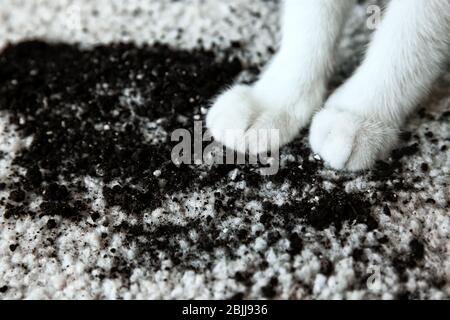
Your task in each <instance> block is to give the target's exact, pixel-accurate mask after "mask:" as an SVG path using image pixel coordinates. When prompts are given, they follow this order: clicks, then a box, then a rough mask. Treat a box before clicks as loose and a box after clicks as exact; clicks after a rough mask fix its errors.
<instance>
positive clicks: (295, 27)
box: [206, 0, 354, 152]
mask: <svg viewBox="0 0 450 320" xmlns="http://www.w3.org/2000/svg"><path fill="white" fill-rule="evenodd" d="M353 3H354V0H339V1H330V0H313V1H312V0H286V1H285V7H284V18H283V23H282V28H283V39H282V43H281V48H280V50H279V52H278V53H277V54H276V55H275V57H274V58H273V60H272V62H271V63H270V64H269V65H268V66H267V68H266V69H265V71H264V72H263V74H262V75H261V77H260V80H259V81H257V82H256V83H255V84H254V85H252V86H242V85H237V86H234V87H233V88H231V89H229V90H228V91H226V92H225V93H224V94H222V95H221V96H219V98H218V99H217V100H216V102H215V103H214V105H213V107H212V109H211V111H210V113H209V114H208V116H207V119H206V123H207V126H208V128H209V129H210V131H211V133H212V134H213V136H214V137H215V139H216V140H218V141H220V142H222V143H223V144H225V145H226V146H228V147H231V148H235V149H237V150H238V151H241V152H245V151H246V150H247V151H251V150H248V147H249V144H250V146H251V145H252V144H253V143H256V142H254V141H253V140H252V138H251V137H254V136H255V135H254V134H253V133H254V132H255V131H259V132H261V129H267V130H270V129H277V130H279V131H278V132H279V140H277V139H272V140H271V141H275V142H276V143H272V144H269V145H266V146H263V145H261V147H259V148H258V149H255V150H258V152H263V151H265V149H272V150H273V149H274V148H278V147H279V145H284V144H286V143H289V142H290V141H292V139H294V138H295V136H296V135H297V134H298V133H299V131H300V129H302V128H303V127H305V126H306V125H307V124H308V123H309V122H310V121H311V118H312V116H313V114H314V112H316V111H317V110H319V108H320V107H321V106H322V104H323V102H324V97H325V94H326V83H327V80H328V76H329V74H330V71H331V69H332V62H333V55H334V51H335V50H334V49H335V47H336V42H337V40H338V38H339V35H340V33H341V29H342V26H343V24H344V21H345V16H346V14H347V13H348V12H349V8H350V7H351V5H352V4H353ZM242 138H247V139H249V140H250V141H249V142H248V143H249V144H247V145H244V144H243V143H242V141H238V140H242ZM278 142H279V143H278Z"/></svg>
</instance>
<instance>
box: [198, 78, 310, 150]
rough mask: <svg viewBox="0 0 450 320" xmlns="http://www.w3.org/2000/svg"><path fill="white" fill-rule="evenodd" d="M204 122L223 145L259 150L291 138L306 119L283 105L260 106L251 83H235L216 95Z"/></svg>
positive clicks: (277, 144)
mask: <svg viewBox="0 0 450 320" xmlns="http://www.w3.org/2000/svg"><path fill="white" fill-rule="evenodd" d="M206 125H207V127H208V129H209V131H210V132H211V134H212V135H213V137H214V139H215V140H216V141H219V142H220V143H222V144H224V145H225V146H226V147H228V148H231V149H234V150H236V151H238V152H241V153H245V152H249V153H251V154H259V153H262V152H266V151H274V150H277V149H278V148H279V147H280V146H282V145H284V144H286V143H289V142H291V141H292V140H293V139H294V138H295V136H296V135H297V134H298V133H299V132H300V129H301V128H302V127H303V126H304V125H305V123H304V121H301V119H298V117H296V116H295V115H294V114H292V112H288V110H285V109H283V108H264V107H262V106H261V104H260V103H258V101H257V98H256V97H254V95H253V91H252V88H251V87H249V86H245V85H237V86H235V87H233V88H232V89H230V90H228V91H226V92H225V93H223V94H222V95H221V96H219V98H218V99H217V100H216V102H215V103H214V105H213V106H212V108H211V110H210V111H209V113H208V115H207V117H206Z"/></svg>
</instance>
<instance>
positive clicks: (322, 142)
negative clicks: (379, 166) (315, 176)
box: [310, 108, 398, 171]
mask: <svg viewBox="0 0 450 320" xmlns="http://www.w3.org/2000/svg"><path fill="white" fill-rule="evenodd" d="M397 140H398V130H397V129H396V128H394V127H392V126H389V124H387V123H386V122H382V121H379V120H375V119H371V118H368V117H364V116H361V115H358V114H356V113H354V112H351V111H345V110H339V109H336V108H326V109H324V110H322V111H321V112H319V113H318V114H317V115H316V116H315V117H314V119H313V122H312V125H311V131H310V144H311V147H312V150H313V151H314V152H315V153H317V154H318V155H319V156H321V157H322V159H323V160H324V161H325V163H326V164H328V165H329V166H330V167H332V168H333V169H337V170H349V171H360V170H366V169H369V168H371V167H372V166H373V165H374V164H375V162H376V161H377V160H379V159H382V158H384V157H386V156H387V155H388V154H389V152H390V151H391V150H392V148H393V147H394V146H395V144H396V143H397Z"/></svg>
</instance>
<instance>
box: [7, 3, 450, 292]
mask: <svg viewBox="0 0 450 320" xmlns="http://www.w3.org/2000/svg"><path fill="white" fill-rule="evenodd" d="M1 2H2V3H1V6H0V20H1V23H0V48H1V50H2V53H1V54H0V299H228V298H233V299H266V298H267V299H400V298H406V299H448V298H450V281H449V280H450V241H449V237H450V186H449V184H450V157H449V155H450V154H449V147H450V121H449V120H450V89H449V88H450V87H449V83H450V69H449V68H447V69H446V70H443V76H442V77H441V78H440V80H439V81H438V82H437V83H436V85H435V88H434V90H433V92H432V93H431V94H430V96H429V97H428V98H427V99H426V100H425V101H424V102H423V103H422V104H421V106H420V107H419V108H418V112H416V113H415V114H414V115H412V117H411V118H410V120H409V121H408V124H407V126H406V127H405V132H403V133H402V142H401V145H400V146H399V149H397V150H395V151H394V152H393V154H392V156H391V158H389V159H386V161H383V162H379V163H378V164H377V166H376V168H374V169H373V170H371V171H368V172H363V173H359V174H347V173H342V172H335V171H332V170H329V169H328V168H327V167H326V166H324V165H323V163H322V162H321V160H320V158H318V157H317V156H315V155H313V154H311V152H310V150H309V147H308V141H307V138H306V137H307V131H305V132H302V134H301V135H300V136H299V138H298V139H297V140H296V141H295V142H293V143H292V144H291V145H289V146H287V147H284V148H283V149H282V150H281V167H280V171H279V173H278V174H277V175H275V176H270V177H265V176H261V175H260V174H259V171H258V168H257V167H255V166H249V165H236V166H225V165H214V166H208V165H205V164H203V165H194V164H193V165H185V166H176V165H174V164H172V163H171V162H170V150H171V146H172V145H171V144H170V135H171V133H172V131H173V130H174V129H176V128H186V129H188V130H190V129H192V128H193V127H194V121H195V120H202V119H204V115H205V113H206V111H207V108H208V107H209V101H210V99H211V98H212V97H213V96H214V95H215V93H216V92H219V91H220V89H221V88H222V87H223V86H224V85H226V84H229V83H230V82H231V81H232V80H233V79H235V78H236V79H238V80H237V81H243V82H247V81H253V80H254V79H255V77H256V75H257V74H258V73H259V71H260V69H261V67H262V66H263V65H264V63H265V62H267V61H268V60H269V59H270V57H271V56H272V55H273V52H274V50H276V48H277V43H278V40H279V37H280V33H279V23H278V20H279V7H280V4H279V2H278V1H263V0H228V1H219V0H183V1H176V0H150V1H138V0H117V1H116V0H99V1H90V0H73V1H69V0H61V1H53V0H2V1H1ZM369 4H380V3H379V2H377V1H360V2H359V4H358V5H357V6H356V7H355V9H354V10H353V11H352V13H351V15H350V18H349V21H348V24H347V27H346V29H345V32H344V35H343V39H342V42H341V45H340V46H339V49H338V52H337V57H336V58H337V66H336V70H335V74H334V76H333V79H332V80H331V82H330V91H331V90H333V89H334V88H336V86H338V85H339V84H340V83H342V82H343V81H344V79H345V78H347V77H348V76H349V75H350V74H351V72H352V71H353V70H354V69H355V68H356V66H357V65H358V63H359V62H360V61H361V59H362V56H363V52H364V48H365V46H366V45H367V43H368V41H369V39H370V34H371V31H370V30H369V29H368V28H367V26H366V21H367V7H368V5H369ZM299 32H301V30H299ZM30 39H34V40H35V39H38V40H39V41H32V42H23V41H25V40H30ZM119 43H127V44H124V45H117V44H119ZM158 43H159V44H158ZM161 44H164V45H168V47H167V46H164V45H161ZM411 81H414V79H411ZM368 85H370V84H368Z"/></svg>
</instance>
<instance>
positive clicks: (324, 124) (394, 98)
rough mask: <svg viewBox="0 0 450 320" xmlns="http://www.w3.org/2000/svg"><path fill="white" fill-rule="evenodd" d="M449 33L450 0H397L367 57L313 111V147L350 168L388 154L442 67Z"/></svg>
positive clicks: (329, 160)
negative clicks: (346, 79)
mask: <svg viewBox="0 0 450 320" xmlns="http://www.w3.org/2000/svg"><path fill="white" fill-rule="evenodd" d="M449 35H450V1H448V0H426V1H424V0H392V1H391V3H390V6H389V8H388V10H387V12H386V15H385V17H384V20H383V22H382V24H381V26H380V28H379V30H378V31H377V32H376V34H375V36H374V39H373V41H372V43H371V45H370V47H369V50H368V52H367V56H366V59H365V61H364V62H363V64H362V65H361V66H360V68H359V69H358V70H357V71H356V72H355V74H354V75H353V76H352V77H351V78H350V79H349V80H348V82H346V83H345V84H344V85H343V86H342V87H341V88H339V89H338V90H337V91H336V92H335V93H334V94H333V95H332V96H331V97H330V98H329V100H328V101H327V102H326V104H325V108H324V109H323V110H322V111H321V112H319V113H318V114H317V115H316V116H315V117H314V120H313V123H312V125H311V133H310V143H311V146H312V149H313V150H314V152H316V153H317V154H319V155H320V156H321V157H322V158H323V159H324V160H325V162H326V163H328V165H330V166H331V167H332V168H335V169H345V170H351V171H358V170H364V169H368V168H370V167H371V166H373V165H374V163H375V162H376V161H377V160H378V159H380V158H382V157H385V156H387V155H388V154H389V152H390V151H391V150H392V148H393V147H394V146H395V145H396V143H397V140H398V136H399V132H400V129H401V126H402V125H403V123H404V121H405V119H406V118H407V116H408V115H409V114H410V113H411V111H412V110H414V107H415V106H417V104H418V103H419V101H420V99H421V98H423V97H424V96H425V95H426V93H427V92H428V91H429V90H430V89H431V87H432V85H433V83H434V81H435V80H436V79H437V78H438V76H439V74H440V73H441V68H442V66H443V64H444V63H445V60H446V58H447V57H448V53H449V40H450V38H449Z"/></svg>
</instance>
